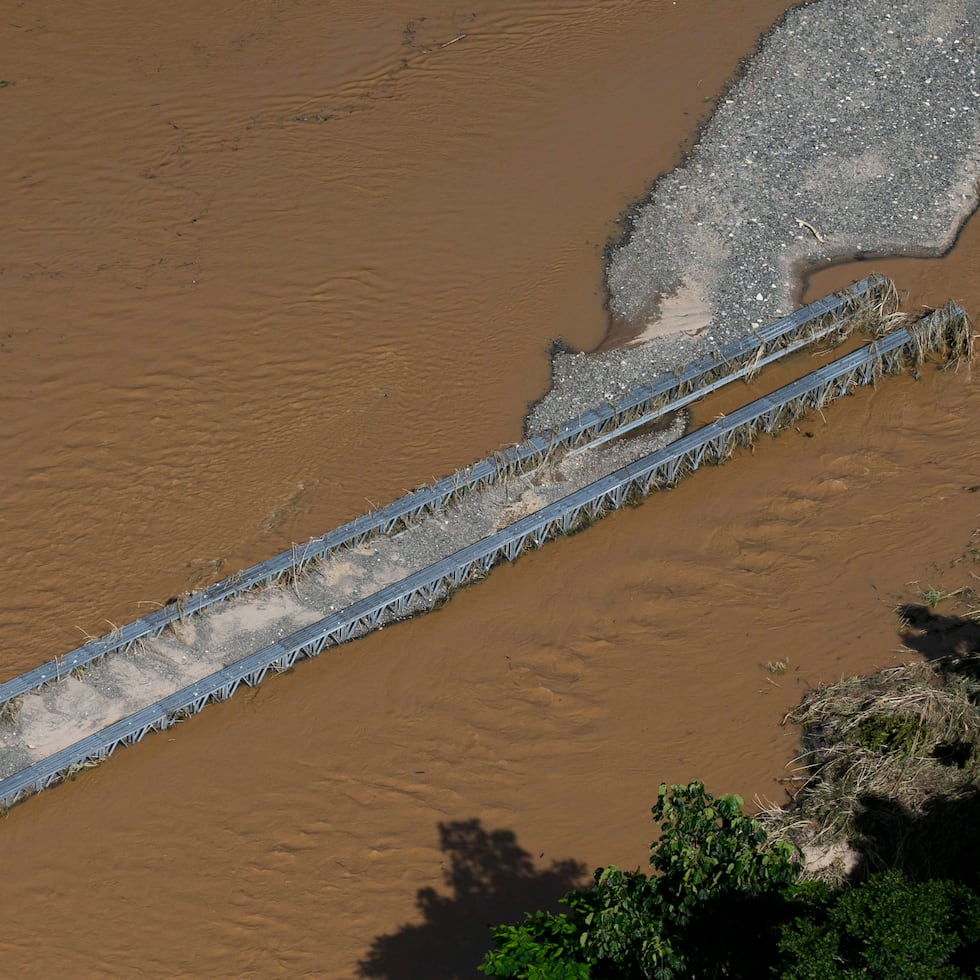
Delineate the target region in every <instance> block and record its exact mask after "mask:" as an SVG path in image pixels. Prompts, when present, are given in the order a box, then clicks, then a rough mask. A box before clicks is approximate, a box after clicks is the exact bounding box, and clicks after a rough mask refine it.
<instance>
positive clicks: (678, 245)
mask: <svg viewBox="0 0 980 980" xmlns="http://www.w3.org/2000/svg"><path fill="white" fill-rule="evenodd" d="M978 43H980V2H978V0H944V2H941V3H940V2H926V0H917V2H915V3H909V4H897V3H895V2H894V0H857V2H855V0H816V2H814V3H812V4H810V5H808V6H806V7H802V8H799V9H797V10H794V11H791V12H790V13H789V14H787V16H786V18H785V20H784V21H783V22H782V23H781V24H780V25H779V26H777V27H776V28H775V29H774V30H773V31H772V32H771V33H770V34H769V35H767V36H766V37H765V38H764V39H763V42H762V45H761V48H760V51H759V52H758V54H757V55H756V56H755V57H754V58H753V59H752V60H751V62H750V63H749V64H748V65H747V67H746V69H745V72H744V74H743V76H742V77H741V79H740V80H739V81H738V82H736V83H735V84H734V85H733V86H732V88H731V90H730V91H729V92H728V93H727V95H726V97H725V98H723V99H722V100H721V104H720V105H719V106H718V109H717V111H716V112H715V114H714V116H713V118H712V119H711V121H710V123H709V124H708V125H707V127H706V128H705V130H704V132H703V134H702V138H701V140H700V142H699V143H698V145H697V147H696V148H695V150H694V151H693V152H692V154H691V156H690V158H689V160H688V162H687V163H686V165H685V166H683V167H680V168H678V169H677V170H675V171H673V172H672V173H670V174H667V175H666V176H664V177H662V178H661V179H660V180H658V181H657V183H656V184H655V185H654V187H653V190H652V192H651V195H650V198H649V200H648V202H647V203H646V204H644V205H643V206H642V207H640V208H639V209H638V210H637V211H636V212H635V214H634V216H633V222H632V228H631V230H630V232H629V234H628V236H627V238H626V240H625V241H624V242H623V243H622V244H621V245H620V246H619V247H617V248H615V249H613V250H612V252H611V254H610V260H609V264H608V267H607V270H606V273H607V286H608V291H609V307H610V312H611V314H612V316H613V318H614V319H618V320H620V321H622V322H623V323H624V324H628V325H630V326H631V327H635V328H636V329H637V330H642V329H643V328H644V327H645V326H646V325H647V324H648V323H649V322H650V321H651V320H655V319H656V317H657V313H658V310H659V308H660V305H661V300H662V298H663V297H665V296H666V297H669V296H671V295H674V294H676V293H677V291H678V290H692V289H693V290H694V291H696V292H697V293H699V294H700V296H701V298H702V299H703V300H704V303H705V305H706V306H707V308H708V311H709V312H710V323H709V324H708V327H707V329H706V330H705V331H704V332H703V333H701V334H700V335H698V336H697V337H687V336H685V335H683V334H682V335H680V337H678V338H674V339H670V340H655V341H651V342H648V343H645V344H643V345H642V346H641V347H639V348H634V349H629V350H627V349H623V350H617V351H612V352H609V353H606V354H602V355H584V354H570V353H559V354H558V355H557V356H556V357H555V359H554V382H553V390H552V391H551V392H550V393H549V394H548V395H547V396H546V397H545V398H544V399H543V400H542V401H541V402H540V403H539V404H538V405H537V406H535V408H534V409H533V410H532V413H531V415H530V417H529V420H528V429H529V431H531V432H537V431H540V430H542V429H544V428H546V427H548V426H550V425H554V424H556V423H559V422H562V421H564V420H565V419H567V418H570V417H572V416H574V415H576V414H578V413H579V412H580V411H582V410H584V409H585V408H587V407H589V406H591V405H593V404H596V403H597V402H599V401H602V400H604V399H608V398H610V397H611V396H612V395H621V394H622V393H624V392H626V391H628V390H629V389H631V388H633V387H634V386H635V385H636V384H638V383H641V382H643V381H647V380H649V379H650V378H651V377H652V376H655V375H656V374H658V373H661V372H664V371H668V370H670V369H672V368H674V367H676V366H677V365H679V364H681V363H684V362H686V361H687V360H689V359H690V358H691V357H692V356H696V355H698V354H702V353H704V352H705V351H706V350H708V349H711V348H714V347H717V346H718V345H719V344H722V343H725V342H728V341H730V340H733V339H735V338H736V337H738V336H741V335H743V334H745V333H747V332H748V331H749V330H750V329H751V325H752V324H753V323H764V322H768V321H771V320H773V319H775V318H777V317H779V316H780V315H782V314H784V313H786V312H789V311H790V309H791V308H792V297H793V293H794V291H795V289H796V288H797V284H798V278H797V276H796V275H795V271H794V270H798V269H799V268H800V267H801V266H802V265H804V264H813V263H820V262H821V261H826V260H828V259H832V258H841V257H850V256H853V255H855V254H856V253H865V254H869V255H871V254H892V253H903V254H910V253H911V254H932V255H936V254H942V253H943V252H944V251H946V250H947V249H948V248H949V247H950V246H951V244H952V243H953V241H954V239H955V236H956V233H957V231H958V229H959V227H960V226H961V225H962V223H963V222H964V221H965V219H966V218H967V217H968V216H969V214H970V213H971V212H972V211H973V209H974V208H975V207H976V204H977V176H978V174H980V151H978V146H980V77H978V65H980V60H978V50H977V49H978ZM797 219H799V220H801V221H805V222H807V223H809V225H810V226H812V229H815V231H816V234H819V236H820V238H822V239H823V241H820V240H818V238H817V237H816V234H814V231H813V230H811V228H807V227H805V226H802V225H800V224H798V223H797Z"/></svg>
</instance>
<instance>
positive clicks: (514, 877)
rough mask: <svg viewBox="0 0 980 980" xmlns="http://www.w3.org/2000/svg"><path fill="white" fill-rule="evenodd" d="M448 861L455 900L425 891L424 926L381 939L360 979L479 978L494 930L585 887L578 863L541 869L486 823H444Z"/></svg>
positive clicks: (419, 902)
mask: <svg viewBox="0 0 980 980" xmlns="http://www.w3.org/2000/svg"><path fill="white" fill-rule="evenodd" d="M439 839H440V847H441V848H442V851H443V852H444V854H445V855H446V862H445V866H444V869H443V877H444V878H445V883H446V886H447V888H449V889H451V892H452V894H451V895H442V894H440V893H439V892H438V891H436V889H434V888H420V889H419V891H418V894H417V896H416V899H415V904H416V906H417V907H418V910H419V912H420V913H421V914H422V916H423V917H424V919H425V921H424V922H422V923H420V924H418V925H405V926H402V928H401V929H399V930H398V932H395V933H392V934H390V935H385V936H379V937H378V938H377V939H375V940H374V942H373V943H372V944H371V948H370V950H369V951H368V953H367V955H366V956H365V957H364V959H362V960H361V961H360V963H359V964H358V975H359V976H361V977H381V978H386V980H418V978H419V977H425V978H426V980H456V978H462V977H479V976H481V974H480V973H478V972H477V969H476V968H477V965H478V964H479V963H480V962H482V960H483V957H484V954H485V953H486V952H487V951H488V950H489V949H490V948H491V946H492V938H491V933H490V927H491V926H496V925H499V924H501V923H506V922H520V921H521V920H522V919H523V918H524V915H525V913H526V912H529V911H532V910H534V909H539V908H551V907H555V905H556V903H557V900H558V899H559V898H561V897H562V896H563V895H564V894H566V893H567V892H569V891H570V890H571V889H573V888H576V887H578V886H580V885H581V884H583V883H584V880H585V877H586V869H585V866H584V865H583V864H581V863H580V862H579V861H574V860H564V861H553V862H552V863H551V866H550V867H548V868H545V869H538V868H536V867H535V865H534V861H533V860H532V857H531V855H530V854H529V853H528V852H527V851H526V850H524V848H523V847H521V846H520V845H519V844H518V843H517V838H516V837H515V835H514V833H513V832H512V831H509V830H486V829H485V828H484V827H483V825H482V823H481V822H480V821H479V820H475V819H474V820H460V821H454V822H452V823H440V824H439Z"/></svg>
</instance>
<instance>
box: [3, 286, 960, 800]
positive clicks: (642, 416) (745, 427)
mask: <svg viewBox="0 0 980 980" xmlns="http://www.w3.org/2000/svg"><path fill="white" fill-rule="evenodd" d="M893 310H894V288H893V287H892V285H891V283H890V282H889V281H888V280H887V279H884V278H882V277H877V276H875V277H871V278H869V279H865V280H862V281H861V282H860V283H857V284H855V285H854V286H852V287H851V288H850V289H849V290H845V291H843V292H842V293H839V294H835V295H834V296H831V297H827V298H825V299H823V300H820V301H818V302H817V303H814V304H811V305H810V306H808V307H804V308H803V309H802V310H799V311H797V313H795V314H794V315H793V316H790V317H787V318H785V319H783V320H780V321H778V322H777V323H775V324H773V325H771V326H770V327H767V328H765V329H764V330H760V331H758V332H757V333H753V334H751V335H749V336H748V337H746V338H744V339H742V340H740V341H738V342H737V343H735V344H732V345H729V346H728V347H726V348H724V349H723V350H721V351H719V352H717V353H716V354H715V355H713V356H709V357H706V358H702V359H700V360H698V361H695V362H693V363H692V364H690V365H688V366H687V367H686V368H684V369H683V370H682V371H680V372H678V373H677V374H672V375H668V376H666V377H664V378H661V379H659V380H658V381H657V382H655V383H652V384H649V385H644V386H642V387H640V388H637V389H635V390H634V391H633V392H631V393H630V394H629V395H628V396H626V397H625V398H623V399H621V400H620V401H618V402H616V403H613V404H609V405H604V406H601V407H599V408H596V409H594V410H592V411H590V412H586V413H584V414H583V415H581V416H579V417H578V418H576V419H574V420H572V421H571V422H569V423H567V424H566V425H564V426H562V427H560V428H558V429H556V430H554V431H552V432H550V433H547V434H545V435H539V436H534V437H532V438H530V439H528V440H527V441H526V442H524V443H522V444H520V445H518V446H515V447H512V448H510V449H508V450H506V451H505V452H502V453H498V454H496V455H494V456H491V457H488V458H487V459H484V460H482V461H480V462H479V463H476V464H474V465H473V466H470V467H468V468H466V469H463V470H460V471H458V472H457V473H455V474H453V475H452V476H451V477H447V478H446V479H444V480H440V481H438V482H437V483H434V484H432V485H430V486H426V487H422V488H420V489H418V490H416V491H414V492H413V493H411V494H408V495H407V496H405V497H403V498H401V499H400V500H398V501H396V502H395V503H393V504H391V505H389V506H388V507H384V508H381V509H379V510H376V511H372V512H371V513H369V514H367V515H364V516H363V517H360V518H358V519H357V520H355V521H352V522H350V523H349V524H346V525H344V526H342V527H340V528H337V529H336V530H335V531H332V532H330V533H328V534H326V535H323V536H322V537H320V538H315V539H313V540H312V541H310V542H309V543H308V544H307V545H305V546H303V547H302V548H294V549H292V550H291V551H288V552H284V553H282V554H280V555H278V556H276V557H275V558H272V559H269V560H268V561H266V562H262V563H260V564H258V565H256V566H254V567H252V568H250V569H247V570H245V571H244V572H241V573H239V574H237V575H234V576H232V577H230V578H229V579H226V580H224V581H222V582H219V583H217V584H216V585H214V586H211V587H210V588H208V589H205V590H203V591H202V592H199V593H196V594H193V595H191V596H188V597H186V598H185V599H184V600H183V601H182V602H180V603H174V604H171V605H170V606H167V607H164V608H163V609H161V610H158V611H156V612H154V613H151V614H150V615H149V616H146V617H144V618H143V619H140V620H137V621H135V622H133V623H130V624H128V625H127V626H124V627H122V628H121V629H119V630H117V631H115V632H114V633H113V634H110V635H109V636H107V637H103V638H101V639H99V640H95V641H92V642H89V643H87V644H85V645H84V646H82V647H79V648H78V649H77V650H75V651H73V652H72V653H71V654H68V655H66V656H65V657H62V658H58V659H56V660H53V661H50V662H49V663H47V664H44V665H42V666H41V667H39V668H36V669H35V670H32V671H28V672H27V673H25V674H22V675H20V676H19V677H16V678H14V679H13V680H11V681H8V682H6V683H5V684H2V685H0V712H3V711H5V710H7V711H10V710H11V709H13V710H15V709H16V705H17V701H18V699H20V698H22V697H24V696H25V695H28V694H29V693H30V692H32V691H36V690H37V689H38V688H40V687H43V686H45V685H47V684H50V683H52V682H57V680H58V679H59V678H61V677H64V676H66V675H67V674H69V673H71V672H76V673H77V672H79V671H81V670H84V668H85V667H87V666H88V665H90V664H93V663H95V662H97V661H99V660H101V659H103V658H105V657H108V656H111V655H113V654H116V653H119V652H124V651H126V650H128V649H130V648H131V647H132V646H133V645H134V644H135V643H137V642H138V641H139V640H141V639H143V638H145V637H148V636H155V635H158V634H159V633H161V632H162V631H163V630H164V629H165V628H166V627H167V626H168V625H169V624H171V623H173V622H175V621H177V620H180V619H183V618H184V617H186V616H189V615H191V614H193V613H195V612H199V611H201V610H204V609H206V608H208V607H209V606H213V605H214V604H216V603H219V602H222V601H224V600H226V599H229V598H233V597H235V596H237V595H240V594H241V593H243V592H245V591H247V590H252V589H258V588H262V587H267V586H275V585H277V584H281V583H283V582H285V581H290V580H292V579H293V578H295V577H296V576H299V575H301V574H302V573H303V571H304V570H305V569H307V568H308V567H309V566H310V565H311V564H312V563H314V562H316V561H319V560H320V559H322V558H324V557H325V556H327V555H329V554H332V553H334V552H336V551H339V550H341V549H344V548H349V547H353V546H356V545H358V544H361V543H363V542H364V541H366V540H368V539H369V538H370V537H372V536H375V535H391V534H394V533H397V532H398V531H399V530H402V529H404V528H406V527H410V526H413V525H415V524H416V523H417V522H418V521H420V520H422V519H423V518H424V517H425V515H427V514H433V513H439V512H440V511H443V510H445V509H446V508H448V507H451V506H452V505H453V503H454V502H456V501H458V500H459V499H460V498H461V497H462V496H463V495H464V494H466V493H470V492H473V491H475V490H478V489H479V488H480V487H482V486H486V485H488V484H492V483H495V482H497V481H499V480H502V479H505V478H506V477H508V476H510V475H513V474H515V473H523V472H527V471H528V470H531V469H534V468H535V467H537V466H540V465H541V464H542V463H543V462H545V461H546V460H547V459H548V458H549V457H550V456H551V455H552V454H557V453H564V452H568V451H569V450H574V449H582V448H588V447H592V446H596V445H599V444H601V443H602V442H605V441H607V440H608V439H611V438H613V437H615V436H619V435H622V434H624V433H625V432H628V431H630V430H631V429H633V428H635V427H637V426H639V425H643V424H646V423H647V422H649V421H651V420H654V419H656V418H658V417H660V416H662V415H664V414H666V413H668V412H673V411H676V410H677V409H678V408H680V407H682V406H683V405H685V404H687V403H689V402H690V401H692V400H694V399H696V398H701V397H703V396H704V395H706V394H707V393H709V392H711V391H714V390H716V389H718V388H720V387H721V386H723V385H725V384H728V383H730V382H731V381H733V380H735V379H737V378H746V377H749V376H751V375H753V374H754V373H755V372H757V371H758V370H759V369H760V368H761V367H762V366H764V365H765V364H767V363H770V362H771V361H774V360H776V359H778V358H780V357H782V356H785V355H786V354H787V353H790V352H792V351H794V350H798V349H800V348H801V347H804V346H806V345H808V344H811V343H813V342H814V341H815V340H824V341H826V340H828V339H832V338H834V337H835V335H843V334H846V333H847V332H849V331H850V330H853V329H854V328H855V327H856V326H857V327H861V328H868V327H869V326H870V328H871V330H872V333H873V332H874V331H875V330H880V329H881V325H882V324H883V323H884V324H887V323H888V322H890V317H889V314H891V313H892V312H893ZM965 324H966V317H965V314H964V313H963V311H962V310H961V309H960V308H959V307H956V306H953V305H949V306H947V307H944V308H942V309H941V310H937V311H935V312H934V313H932V314H931V315H929V316H928V317H925V318H923V319H922V320H919V321H915V322H906V323H905V324H904V325H902V326H900V327H898V328H897V329H894V330H892V331H891V332H888V333H884V334H883V335H881V336H877V337H875V339H873V340H872V341H871V342H870V343H869V344H866V345H865V346H863V347H861V348H860V349H858V350H855V351H853V352H852V353H849V354H847V355H845V356H843V357H841V358H839V359H837V360H835V361H833V362H832V363H829V364H826V365H825V366H823V367H821V368H819V369H818V370H816V371H814V372H812V373H811V374H808V375H807V376H806V377H804V378H801V379H800V380H798V381H795V382H793V383H792V384H789V385H786V386H785V387H783V388H780V389H779V390H778V391H775V392H772V393H771V394H769V395H766V396H764V397H762V398H759V399H756V400H755V401H753V402H751V403H750V404H748V405H745V406H744V407H742V408H740V409H738V410H737V411H735V412H733V413H731V414H730V415H727V416H724V417H722V418H719V419H716V420H715V421H713V422H711V423H709V424H708V425H705V426H703V427H702V428H700V429H698V430H696V431H694V432H691V433H689V434H687V435H685V436H683V437H682V438H680V439H677V440H676V441H674V442H672V443H671V444H670V445H668V446H666V447H664V448H663V449H660V450H658V451H656V452H653V453H651V454H649V455H647V456H645V457H643V458H641V459H638V460H636V461H635V462H632V463H630V464H628V465H626V466H624V467H622V468H620V469H618V470H616V471H614V472H612V473H609V474H608V475H606V476H604V477H602V478H601V479H598V480H596V481H595V482H593V483H591V484H589V485H588V486H585V487H583V488H581V489H579V490H577V491H575V492H573V493H571V494H569V495H567V496H566V497H563V498H562V499H560V500H557V501H555V502H553V503H551V504H548V505H546V506H544V507H542V508H541V509H539V510H537V511H535V512H534V513H532V514H530V515H528V516H526V517H523V518H521V519H520V520H517V521H516V522H514V523H513V524H510V525H509V526H507V527H505V528H504V529H502V530H500V531H499V532H497V533H495V534H492V535H490V536H488V537H485V538H483V539H482V540H480V541H477V542H476V543H474V544H472V545H469V546H467V547H464V548H462V549H460V550H459V551H457V552H455V553H454V554H452V555H449V556H448V557H446V558H444V559H442V560H440V561H437V562H435V563H434V564H432V565H429V566H428V567H427V568H423V569H421V570H420V571H417V572H415V573H413V574H410V575H407V576H406V577H404V578H402V579H401V580H399V581H397V582H394V583H392V584H390V585H388V586H386V587H384V588H381V589H379V590H378V591H376V592H374V593H373V594H371V595H368V596H366V597H364V598H362V599H359V600H358V601H355V602H353V603H351V604H349V605H348V606H346V607H345V608H343V609H341V610H340V611H338V612H336V613H333V614H332V615H330V616H327V617H325V618H323V619H321V620H319V621H318V622H315V623H312V624H311V625H309V626H305V627H303V628H302V629H299V630H297V631H296V632H294V633H292V634H290V635H288V636H286V637H283V638H282V639H280V640H278V641H277V642H275V643H272V644H270V645H267V646H264V647H262V648H261V649H258V650H255V651H254V652H252V653H250V654H248V655H247V656H245V657H243V658H242V659H240V660H238V661H236V662H235V663H232V664H229V665H228V666H225V667H223V668H221V669H220V670H217V671H215V672H213V673H211V674H209V675H208V676H206V677H203V678H201V679H200V680H198V681H196V682H195V683H193V684H191V685H189V686H187V687H184V688H182V689H181V690H178V691H175V692H174V693H172V694H170V695H168V696H166V697H164V698H162V699H160V700H158V701H155V702H154V703H152V704H149V705H147V706H146V707H144V708H142V709H140V710H138V711H136V712H134V713H132V714H130V715H128V716H126V717H124V718H121V719H120V720H118V721H116V722H114V723H112V724H110V725H108V726H107V727H105V728H103V729H101V730H99V731H97V732H95V733H93V734H91V735H89V736H87V737H85V738H83V739H81V740H79V741H77V742H75V743H74V744H72V745H69V746H68V747H66V748H64V749H61V750H59V751H57V752H54V753H53V754H51V755H49V756H48V757H47V758H45V759H42V760H40V761H38V762H34V763H33V764H31V765H28V766H26V767H24V768H23V769H21V770H20V771H18V772H15V773H13V774H12V775H10V776H8V777H7V778H4V779H2V780H0V807H9V806H11V805H13V804H14V803H16V802H18V801H19V800H21V799H23V798H25V797H27V796H29V795H31V794H33V793H36V792H39V791H40V790H42V789H45V788H46V787H48V786H51V785H53V784H55V783H57V782H60V781H61V780H63V779H64V778H66V777H67V776H69V775H71V774H73V773H74V772H76V771H78V770H79V769H81V768H84V767H87V766H90V765H94V764H97V763H98V762H100V761H102V760H104V759H105V758H107V757H108V756H109V755H111V754H112V753H113V752H114V751H115V750H116V749H117V748H118V747H119V746H120V745H130V744H133V743H135V742H138V741H140V740H141V739H142V738H143V737H144V736H145V735H147V734H148V733H149V732H153V731H162V730H164V729H166V728H169V727H170V726H172V725H173V724H174V723H175V722H177V721H179V720H180V719H182V718H185V717H188V716H190V715H192V714H195V713H197V712H198V711H200V710H202V708H204V707H205V706H206V705H207V704H208V703H209V702H211V701H222V700H225V699H226V698H229V697H231V695H232V694H234V692H235V691H236V690H237V689H238V687H239V686H240V685H241V684H243V683H244V684H246V685H248V686H254V685H256V684H258V683H260V682H261V681H262V680H263V678H264V677H265V676H266V675H267V674H268V673H269V672H270V671H271V672H276V673H278V672H282V671H285V670H288V669H289V668H290V667H292V666H293V665H294V664H295V663H296V662H297V661H299V660H302V659H306V658H309V657H314V656H316V655H318V654H319V653H320V652H322V651H323V650H324V649H326V648H327V647H330V646H335V645H337V644H340V643H345V642H347V641H349V640H351V639H354V638H356V637H358V636H361V635H363V634H365V633H367V632H370V631H371V630H373V629H376V628H378V627H379V626H382V625H384V624H386V623H388V622H392V621H395V620H398V619H403V618H405V617H408V616H412V615H415V614H418V613H420V612H423V611H426V610H428V609H431V608H432V607H433V606H434V605H436V604H437V603H439V602H441V601H443V600H444V599H445V598H446V597H447V596H448V595H449V594H451V593H452V592H453V591H454V590H455V589H458V588H460V587H461V586H463V585H466V584H468V583H470V582H472V581H474V580H477V579H479V578H482V577H483V576H484V575H486V574H487V573H488V572H489V571H490V569H491V568H492V567H493V566H494V565H495V564H497V563H498V562H500V561H501V560H506V561H514V560H515V559H516V558H517V557H519V556H520V555H521V554H522V553H523V552H525V551H527V550H529V549H534V548H538V547H540V546H541V545H542V544H544V543H545V542H546V541H548V540H549V539H551V538H553V537H556V536H558V535H561V534H568V533H569V532H571V531H574V530H577V529H579V528H581V527H584V526H587V525H588V524H590V523H592V522H594V521H595V520H597V519H599V518H601V517H602V516H603V515H604V514H606V513H607V512H609V511H611V510H615V509H618V508H620V507H622V506H623V505H624V504H627V503H629V502H632V501H634V500H637V499H639V498H642V497H644V496H646V495H647V494H649V493H651V492H652V491H654V490H657V489H661V488H665V487H670V486H673V485H674V484H676V483H677V482H678V481H679V480H680V479H682V478H683V477H684V476H686V475H687V474H689V473H691V472H693V471H695V470H697V469H698V468H699V467H701V466H703V465H705V464H707V463H717V462H721V461H723V460H724V459H726V458H728V457H729V456H730V455H731V454H732V453H733V452H734V451H735V450H736V449H737V448H739V447H743V446H748V445H750V444H751V443H752V442H753V441H754V440H755V439H756V438H757V437H758V436H759V435H760V434H762V433H771V434H773V433H776V432H778V431H779V430H780V429H781V428H783V427H785V426H787V425H789V424H791V423H792V422H793V421H795V420H796V419H798V418H800V417H801V416H802V415H804V414H806V413H807V412H808V411H811V410H814V409H819V408H821V407H822V406H823V405H825V404H827V403H828V402H830V401H833V400H834V399H836V398H838V397H840V396H842V395H844V394H846V393H847V392H848V391H850V390H851V389H852V388H854V387H857V386H862V385H868V384H872V383H874V382H876V381H877V380H878V379H879V378H880V377H882V376H883V375H885V374H890V373H896V372H898V371H900V370H902V368H903V367H905V366H908V365H915V364H918V363H919V362H921V360H922V358H923V356H924V355H925V353H927V352H928V351H932V350H945V351H949V350H952V351H954V352H955V353H957V354H962V353H964V352H965V353H969V330H968V328H966V327H965ZM964 349H965V350H964Z"/></svg>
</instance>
